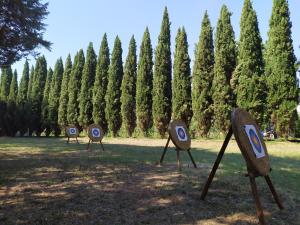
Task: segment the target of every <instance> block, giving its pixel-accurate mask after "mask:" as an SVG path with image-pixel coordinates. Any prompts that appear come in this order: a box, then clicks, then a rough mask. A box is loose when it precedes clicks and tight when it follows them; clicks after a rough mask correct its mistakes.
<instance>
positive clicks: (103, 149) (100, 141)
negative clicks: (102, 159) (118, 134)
mask: <svg viewBox="0 0 300 225" xmlns="http://www.w3.org/2000/svg"><path fill="white" fill-rule="evenodd" d="M100 145H101V148H102V151H104V147H103V144H102V141H101V140H100Z"/></svg>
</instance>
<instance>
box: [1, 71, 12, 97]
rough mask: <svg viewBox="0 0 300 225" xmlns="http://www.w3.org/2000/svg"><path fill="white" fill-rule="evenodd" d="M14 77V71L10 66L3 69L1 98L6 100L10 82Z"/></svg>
mask: <svg viewBox="0 0 300 225" xmlns="http://www.w3.org/2000/svg"><path fill="white" fill-rule="evenodd" d="M12 77H13V72H12V70H11V67H10V66H7V67H3V68H2V69H1V83H0V99H1V100H2V101H4V102H6V100H7V97H8V95H9V90H10V83H11V80H12Z"/></svg>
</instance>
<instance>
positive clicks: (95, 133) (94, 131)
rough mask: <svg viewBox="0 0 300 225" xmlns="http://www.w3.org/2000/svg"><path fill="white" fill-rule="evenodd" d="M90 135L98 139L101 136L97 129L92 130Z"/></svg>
mask: <svg viewBox="0 0 300 225" xmlns="http://www.w3.org/2000/svg"><path fill="white" fill-rule="evenodd" d="M92 135H93V137H95V138H99V137H100V136H101V132H100V129H99V128H92Z"/></svg>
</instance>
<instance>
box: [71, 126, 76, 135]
mask: <svg viewBox="0 0 300 225" xmlns="http://www.w3.org/2000/svg"><path fill="white" fill-rule="evenodd" d="M69 133H70V135H75V134H76V133H77V132H76V128H75V127H70V128H69Z"/></svg>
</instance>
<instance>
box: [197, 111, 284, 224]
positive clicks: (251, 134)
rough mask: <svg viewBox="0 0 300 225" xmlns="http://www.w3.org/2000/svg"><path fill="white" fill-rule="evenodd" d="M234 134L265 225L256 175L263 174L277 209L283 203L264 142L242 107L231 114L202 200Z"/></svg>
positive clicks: (261, 219)
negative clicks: (229, 125)
mask: <svg viewBox="0 0 300 225" xmlns="http://www.w3.org/2000/svg"><path fill="white" fill-rule="evenodd" d="M232 134H234V136H235V139H236V142H237V144H238V146H239V148H240V150H241V152H242V155H243V157H244V159H245V161H246V164H247V171H248V173H247V174H246V176H248V177H249V179H250V185H251V190H252V195H253V198H254V201H255V205H256V213H257V216H258V219H259V223H260V224H261V225H265V224H266V223H265V219H264V214H263V209H262V205H261V202H260V199H259V195H258V190H257V185H256V182H255V178H256V177H260V176H263V177H264V178H265V180H266V182H267V184H268V186H269V188H270V191H271V193H272V195H273V197H274V200H275V202H276V203H277V205H278V207H279V209H283V205H282V204H281V201H280V199H279V197H278V195H277V193H276V190H275V188H274V186H273V183H272V181H271V178H270V177H269V172H270V171H271V168H270V164H269V155H268V151H267V148H266V145H265V142H264V140H263V138H262V136H261V133H260V132H259V127H258V126H257V124H256V123H255V121H254V120H253V119H252V117H251V116H250V114H249V113H248V112H246V111H245V110H243V109H240V108H237V109H235V110H234V111H233V112H232V114H231V127H230V128H229V131H228V134H227V136H226V138H225V141H224V143H223V145H222V147H221V149H220V152H219V154H218V156H217V159H216V161H215V164H214V166H213V168H212V171H211V173H210V175H209V177H208V179H207V182H206V184H205V186H204V189H203V191H202V194H201V199H202V200H204V199H205V196H206V194H207V192H208V188H209V186H210V184H211V182H212V180H213V178H214V175H215V173H216V171H217V169H218V166H219V164H220V162H221V159H222V157H223V155H224V152H225V150H226V147H227V145H228V143H229V141H230V138H231V136H232Z"/></svg>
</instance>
